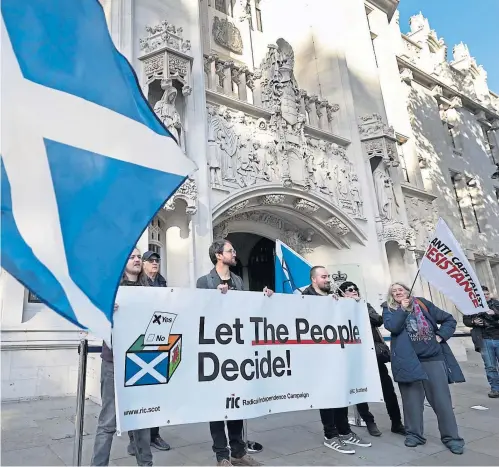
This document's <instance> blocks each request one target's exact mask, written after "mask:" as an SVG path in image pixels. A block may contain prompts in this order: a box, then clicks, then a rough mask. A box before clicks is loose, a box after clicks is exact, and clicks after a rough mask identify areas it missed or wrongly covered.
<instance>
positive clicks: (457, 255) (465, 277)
mask: <svg viewBox="0 0 499 467" xmlns="http://www.w3.org/2000/svg"><path fill="white" fill-rule="evenodd" d="M419 272H420V274H421V276H423V277H424V278H425V279H426V280H427V281H428V282H429V283H430V284H431V285H432V286H434V287H435V288H437V289H438V290H440V292H442V293H443V294H444V295H446V296H447V297H449V299H450V300H452V301H453V302H454V304H455V305H456V307H457V308H458V310H459V311H460V312H461V313H463V314H465V315H473V314H475V313H480V312H483V311H486V310H487V309H488V305H487V302H486V300H485V297H484V295H483V291H482V287H481V285H480V282H479V281H478V278H477V275H476V273H475V271H474V270H473V268H472V266H471V264H470V262H469V261H468V259H467V258H466V255H465V254H464V251H463V250H462V248H461V246H460V245H459V243H458V241H457V240H456V238H455V237H454V235H452V232H451V230H450V229H449V227H448V226H447V224H446V223H445V221H444V220H443V219H442V218H440V219H439V220H438V222H437V225H436V228H435V233H434V234H433V236H432V238H431V240H430V244H429V245H428V248H427V249H426V252H425V254H424V256H423V259H422V260H421V263H420V268H419Z"/></svg>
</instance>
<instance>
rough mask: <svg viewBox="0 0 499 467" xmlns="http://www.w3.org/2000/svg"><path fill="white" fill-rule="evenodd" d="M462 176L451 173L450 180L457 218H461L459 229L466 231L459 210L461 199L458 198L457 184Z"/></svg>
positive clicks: (460, 210)
mask: <svg viewBox="0 0 499 467" xmlns="http://www.w3.org/2000/svg"><path fill="white" fill-rule="evenodd" d="M462 177H463V176H462V175H461V174H458V173H452V172H451V176H450V179H451V181H452V189H453V191H454V198H455V200H456V204H457V209H458V210H459V217H460V218H461V227H462V228H463V229H466V224H465V222H464V216H463V210H462V209H461V197H460V196H459V192H458V186H457V182H459V181H460V180H461V179H462Z"/></svg>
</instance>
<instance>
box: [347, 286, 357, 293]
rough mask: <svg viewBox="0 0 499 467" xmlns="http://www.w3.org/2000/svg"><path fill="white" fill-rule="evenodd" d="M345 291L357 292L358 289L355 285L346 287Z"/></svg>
mask: <svg viewBox="0 0 499 467" xmlns="http://www.w3.org/2000/svg"><path fill="white" fill-rule="evenodd" d="M345 292H357V293H359V289H358V288H357V287H347V288H346V289H345Z"/></svg>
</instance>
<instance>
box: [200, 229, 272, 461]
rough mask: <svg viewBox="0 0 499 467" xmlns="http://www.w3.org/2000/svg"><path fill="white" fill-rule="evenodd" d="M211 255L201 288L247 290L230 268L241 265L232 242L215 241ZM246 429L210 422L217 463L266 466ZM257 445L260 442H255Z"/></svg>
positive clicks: (234, 423) (239, 423) (240, 425)
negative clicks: (252, 448) (245, 436)
mask: <svg viewBox="0 0 499 467" xmlns="http://www.w3.org/2000/svg"><path fill="white" fill-rule="evenodd" d="M209 255H210V259H211V262H212V263H213V265H214V266H215V267H214V268H213V269H212V270H211V271H210V272H209V273H208V274H206V275H205V276H201V277H200V278H199V279H198V280H197V283H196V287H197V288H198V289H218V290H220V292H221V293H223V294H226V293H227V292H228V291H229V290H244V284H243V280H242V279H241V278H240V277H239V276H238V275H236V274H234V273H233V272H231V270H230V266H235V265H236V264H237V263H236V250H235V249H234V247H233V246H232V244H231V243H230V242H229V241H228V240H225V239H221V240H215V241H214V242H213V243H212V244H211V246H210V249H209ZM263 292H264V293H265V294H266V295H267V296H269V297H270V296H271V295H272V294H273V293H274V292H273V291H272V290H270V289H268V288H267V287H265V288H264V289H263ZM226 424H227V433H228V435H229V442H228V443H227V436H226V434H225V425H226ZM243 431H244V421H243V420H227V422H226V423H225V422H224V421H223V420H220V421H216V422H210V432H211V437H212V439H213V452H214V453H215V455H216V457H217V465H219V466H227V467H228V466H231V465H263V464H262V463H261V462H259V461H257V460H256V459H254V458H253V457H251V456H250V455H248V454H247V452H246V451H247V446H246V443H245V442H244V439H243ZM248 444H249V443H248ZM253 444H256V443H254V442H253ZM228 445H229V446H230V450H229V446H228Z"/></svg>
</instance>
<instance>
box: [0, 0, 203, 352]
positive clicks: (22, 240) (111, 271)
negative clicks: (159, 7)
mask: <svg viewBox="0 0 499 467" xmlns="http://www.w3.org/2000/svg"><path fill="white" fill-rule="evenodd" d="M1 12H2V22H1V39H2V64H1V66H2V81H3V82H2V89H1V100H2V147H1V154H2V159H1V165H0V172H1V214H2V232H1V233H2V252H1V261H2V267H3V268H4V269H5V270H7V271H8V272H9V273H10V274H12V275H13V276H14V277H15V278H16V279H17V280H18V281H20V282H21V283H23V284H24V285H25V286H27V287H28V288H29V289H31V291H32V292H33V293H35V294H36V295H37V296H38V297H39V298H40V299H41V300H42V301H43V302H45V303H46V304H47V305H48V306H50V307H51V308H52V309H54V310H55V311H56V312H57V313H59V314H60V315H62V316H64V317H65V318H67V319H68V320H70V321H71V322H73V323H75V324H76V325H78V326H80V327H82V328H85V329H88V330H89V331H91V332H93V333H94V334H96V335H98V336H100V337H102V338H104V339H106V341H108V342H109V340H110V334H111V324H112V313H113V303H114V298H115V294H116V290H117V287H118V283H119V280H120V277H121V272H122V270H123V268H124V265H125V263H126V260H127V257H128V255H129V254H130V252H131V250H132V249H133V247H134V245H135V243H136V241H137V239H138V238H139V236H140V234H141V232H142V231H143V230H144V229H145V227H146V226H147V225H148V224H149V222H150V220H151V219H152V218H153V217H154V215H155V213H156V212H157V211H158V210H159V209H160V208H161V206H162V205H163V204H164V203H165V201H166V200H167V199H168V198H169V197H170V196H171V195H172V194H173V193H174V192H175V191H176V190H177V188H178V187H179V186H180V185H181V184H182V183H183V182H184V181H185V179H186V177H187V176H188V175H189V174H190V173H191V172H192V171H193V170H194V169H195V167H194V164H193V163H192V162H191V161H189V160H188V159H187V158H186V157H185V156H184V155H183V153H182V151H181V150H180V149H179V147H178V146H177V144H176V142H175V140H174V139H173V137H172V136H171V134H170V133H169V132H168V130H167V129H166V128H165V127H164V126H163V125H162V123H161V122H160V121H159V119H158V118H157V117H156V115H155V114H154V112H153V110H152V109H151V107H150V106H149V104H148V102H147V101H146V99H145V98H144V96H143V95H142V93H141V90H140V87H139V85H138V81H137V78H136V76H135V73H134V72H133V69H132V67H131V65H130V64H129V63H128V62H127V60H126V59H125V58H124V57H123V56H122V55H121V54H120V53H119V52H118V51H117V50H116V48H115V47H114V45H113V42H112V40H111V37H110V35H109V32H108V30H107V25H106V20H105V17H104V14H103V11H102V7H101V5H100V4H99V2H98V1H97V0H67V1H54V0H2V5H1Z"/></svg>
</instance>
